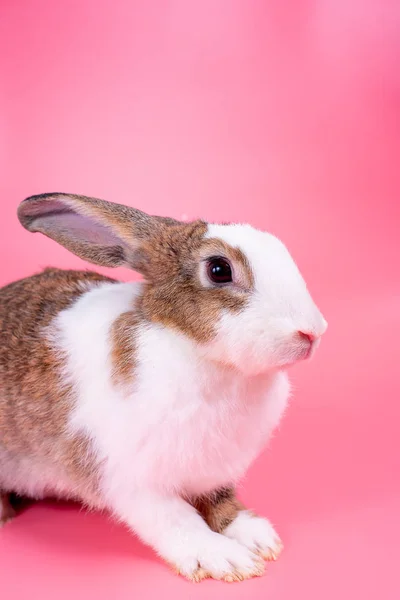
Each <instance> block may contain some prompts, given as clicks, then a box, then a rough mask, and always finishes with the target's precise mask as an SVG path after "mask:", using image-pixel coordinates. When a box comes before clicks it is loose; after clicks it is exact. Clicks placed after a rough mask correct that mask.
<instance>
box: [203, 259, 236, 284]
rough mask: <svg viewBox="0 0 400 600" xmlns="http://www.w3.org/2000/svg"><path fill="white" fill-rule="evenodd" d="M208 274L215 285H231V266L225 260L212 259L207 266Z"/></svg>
mask: <svg viewBox="0 0 400 600" xmlns="http://www.w3.org/2000/svg"><path fill="white" fill-rule="evenodd" d="M207 274H208V277H209V279H210V281H212V282H213V283H231V281H232V269H231V265H230V264H229V262H228V261H227V260H225V259H224V258H211V259H210V260H209V261H208V265H207Z"/></svg>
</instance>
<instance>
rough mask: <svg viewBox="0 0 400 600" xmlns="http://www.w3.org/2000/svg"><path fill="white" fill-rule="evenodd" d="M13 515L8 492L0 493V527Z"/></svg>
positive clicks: (13, 511)
mask: <svg viewBox="0 0 400 600" xmlns="http://www.w3.org/2000/svg"><path fill="white" fill-rule="evenodd" d="M14 517H15V510H14V508H13V507H12V505H11V502H10V497H9V495H8V494H0V527H1V526H2V525H4V524H5V523H7V521H11V519H13V518H14Z"/></svg>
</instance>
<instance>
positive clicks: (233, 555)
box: [166, 531, 265, 582]
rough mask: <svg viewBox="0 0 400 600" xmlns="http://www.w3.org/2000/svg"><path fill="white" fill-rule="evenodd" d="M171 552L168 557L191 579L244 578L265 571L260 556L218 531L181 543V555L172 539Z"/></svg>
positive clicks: (171, 562)
mask: <svg viewBox="0 0 400 600" xmlns="http://www.w3.org/2000/svg"><path fill="white" fill-rule="evenodd" d="M171 550H172V552H171V554H172V556H169V557H166V558H167V561H168V562H169V563H170V564H171V565H172V566H173V568H174V570H175V571H176V572H178V573H179V574H180V575H183V576H184V577H186V578H187V579H189V580H191V581H195V582H198V581H201V580H202V579H207V578H211V579H219V580H223V581H227V582H234V581H242V580H243V579H250V578H252V577H259V576H260V575H262V574H263V572H264V569H265V565H264V562H263V561H262V560H261V559H260V556H258V555H257V554H255V553H254V552H252V551H251V550H250V549H249V548H246V547H244V546H241V545H240V544H239V543H238V542H237V541H236V540H233V539H229V538H227V537H225V536H223V535H220V534H218V533H213V532H211V531H210V532H209V533H207V534H206V535H205V534H204V533H199V534H198V535H195V536H193V537H192V536H190V540H189V539H188V541H187V542H186V543H185V544H184V545H182V546H181V549H180V553H179V554H180V556H179V555H177V552H176V545H175V544H174V541H173V540H171Z"/></svg>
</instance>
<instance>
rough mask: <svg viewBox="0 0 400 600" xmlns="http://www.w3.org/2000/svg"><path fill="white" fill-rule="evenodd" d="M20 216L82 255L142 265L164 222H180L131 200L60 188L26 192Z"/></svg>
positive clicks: (110, 262)
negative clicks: (128, 203)
mask: <svg viewBox="0 0 400 600" xmlns="http://www.w3.org/2000/svg"><path fill="white" fill-rule="evenodd" d="M18 218H19V220H20V222H21V224H22V225H23V226H24V227H25V229H27V230H28V231H32V232H40V233H43V234H44V235H46V236H47V237H49V238H52V239H53V240H55V241H56V242H58V243H59V244H61V245H62V246H64V247H65V248H67V249H68V250H70V251H71V252H73V253H74V254H76V255H77V256H79V257H80V258H83V259H84V260H87V261H89V262H91V263H94V264H96V265H101V266H104V267H118V266H127V267H130V268H134V269H136V270H138V271H141V270H142V269H141V265H142V264H143V258H144V257H143V255H142V254H143V253H142V251H141V249H142V247H143V245H144V244H146V242H148V241H149V240H150V239H151V238H152V236H154V235H157V233H159V232H160V228H164V227H171V226H174V225H179V221H174V220H173V219H168V218H163V217H152V216H150V215H147V214H146V213H144V212H142V211H140V210H137V209H135V208H130V207H128V206H122V205H120V204H115V203H113V202H106V201H105V200H99V199H97V198H88V197H86V196H76V195H72V194H61V193H52V194H42V195H40V196H32V197H30V198H27V199H26V200H24V201H23V202H21V204H20V205H19V208H18Z"/></svg>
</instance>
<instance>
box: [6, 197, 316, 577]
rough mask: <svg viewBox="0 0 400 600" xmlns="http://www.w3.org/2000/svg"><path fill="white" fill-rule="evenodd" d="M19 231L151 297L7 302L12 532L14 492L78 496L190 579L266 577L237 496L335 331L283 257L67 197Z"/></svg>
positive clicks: (38, 208)
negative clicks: (126, 273)
mask: <svg viewBox="0 0 400 600" xmlns="http://www.w3.org/2000/svg"><path fill="white" fill-rule="evenodd" d="M18 215H19V219H20V221H21V223H22V225H23V226H24V227H25V228H26V229H28V230H29V231H32V232H37V231H39V232H41V233H43V234H44V235H46V236H48V237H50V238H52V239H54V240H56V241H57V242H59V243H60V244H62V245H63V246H65V247H66V248H68V249H69V250H71V251H72V252H73V253H74V254H76V255H78V256H80V257H81V258H83V259H86V260H88V261H90V262H92V263H95V264H97V265H102V266H107V267H118V266H125V267H130V268H132V269H135V270H136V271H138V272H140V273H142V274H143V276H144V282H143V283H142V282H136V283H118V282H115V281H113V280H111V279H108V278H106V277H103V276H101V275H98V274H95V273H90V272H74V271H62V270H57V269H48V270H46V271H44V272H43V273H41V274H39V275H34V276H32V277H29V278H27V279H24V280H22V281H18V282H16V283H12V284H11V285H8V286H6V287H4V288H2V289H1V290H0V520H3V521H5V520H6V519H7V518H9V517H11V516H12V514H13V509H12V507H11V505H10V504H9V502H8V495H9V494H10V493H11V492H14V493H16V494H20V495H27V496H31V497H34V498H43V497H45V496H58V497H61V498H75V499H78V500H79V501H82V502H83V503H85V504H87V505H89V506H92V507H96V508H100V509H107V510H109V511H110V512H111V513H112V514H113V515H114V516H115V517H116V518H117V519H119V520H121V521H123V522H124V523H126V524H127V525H128V526H129V527H130V529H131V530H132V531H133V532H135V533H136V534H137V535H138V536H140V538H141V539H142V540H143V541H144V542H145V543H147V544H149V545H150V546H152V547H153V548H154V550H155V551H156V552H157V553H158V554H159V555H160V556H162V557H163V558H164V559H165V560H166V561H167V562H168V563H169V564H171V565H173V566H174V568H175V569H176V571H177V572H179V573H181V574H182V575H184V576H186V577H187V578H189V579H191V580H194V581H199V580H200V579H203V578H205V577H212V578H215V579H224V580H226V581H237V580H241V579H245V578H249V577H253V576H256V575H260V574H261V573H262V572H263V569H264V559H271V558H275V557H276V556H277V555H278V554H279V552H280V550H281V542H280V540H279V537H278V535H277V534H276V533H275V531H274V529H273V527H272V525H271V524H270V523H269V521H267V520H266V519H263V518H261V517H258V516H256V515H254V514H253V513H252V512H250V511H247V510H246V509H245V507H244V506H243V505H242V504H241V503H240V502H239V501H238V500H237V499H236V496H235V491H234V488H235V484H236V483H237V482H238V481H239V480H240V479H241V478H242V477H243V475H244V474H245V472H246V470H247V469H248V467H249V465H250V464H251V463H252V461H253V460H254V459H255V458H256V457H257V455H259V453H260V452H261V450H262V449H263V447H264V446H265V444H266V442H267V440H268V438H269V437H270V435H271V432H272V430H273V429H274V428H275V427H276V425H277V424H278V422H279V420H280V417H281V415H282V413H283V411H284V409H285V406H286V403H287V399H288V396H289V382H288V377H287V374H286V368H287V367H288V366H289V365H290V364H292V363H294V362H296V361H299V360H302V359H305V358H307V357H309V356H310V355H311V353H312V352H313V350H314V349H315V347H316V346H317V343H318V341H319V338H320V337H321V335H322V334H323V333H324V331H325V329H326V327H327V324H326V321H325V320H324V318H323V317H322V315H321V313H320V312H319V310H318V309H317V308H316V306H315V304H314V302H313V300H312V298H311V297H310V294H309V293H308V291H307V288H306V284H305V282H304V280H303V278H302V276H301V275H300V273H299V270H298V269H297V267H296V265H295V263H294V262H293V260H292V258H291V256H290V254H289V252H288V250H287V249H286V247H285V246H284V245H283V244H282V243H281V242H280V241H279V240H278V239H277V238H275V237H274V236H272V235H271V234H268V233H264V232H261V231H258V230H255V229H253V228H252V227H250V226H248V225H212V224H208V223H205V222H203V221H195V222H191V223H181V222H178V221H175V220H173V219H167V218H162V217H152V216H149V215H147V214H144V213H143V212H141V211H139V210H135V209H133V208H129V207H126V206H121V205H118V204H114V203H110V202H105V201H102V200H97V199H94V198H87V197H82V196H74V195H67V194H59V193H53V194H44V195H41V196H34V197H31V198H28V199H27V200H25V201H24V202H22V203H21V205H20V207H19V211H18Z"/></svg>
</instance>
